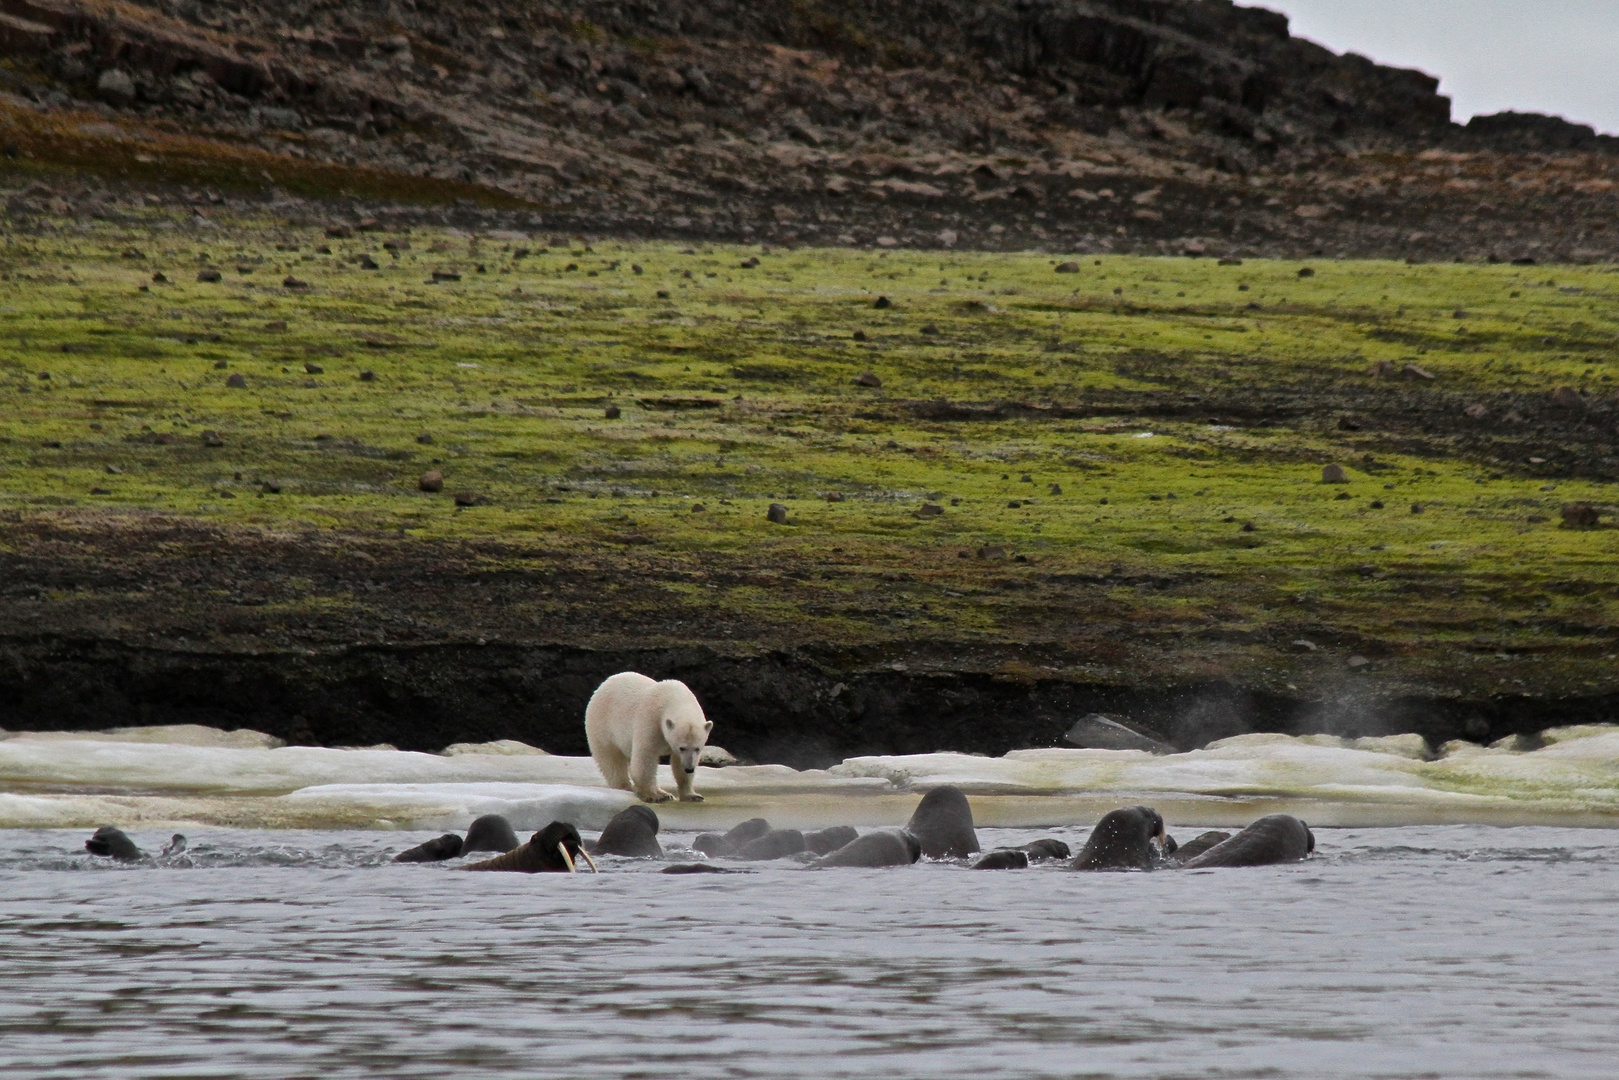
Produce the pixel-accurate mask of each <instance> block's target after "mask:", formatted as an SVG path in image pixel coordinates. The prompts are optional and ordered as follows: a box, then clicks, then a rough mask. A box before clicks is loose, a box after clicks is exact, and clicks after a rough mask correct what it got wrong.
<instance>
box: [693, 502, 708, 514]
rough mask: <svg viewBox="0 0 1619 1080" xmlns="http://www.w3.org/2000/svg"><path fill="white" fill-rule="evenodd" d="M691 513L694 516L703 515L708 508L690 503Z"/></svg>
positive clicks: (700, 504)
mask: <svg viewBox="0 0 1619 1080" xmlns="http://www.w3.org/2000/svg"><path fill="white" fill-rule="evenodd" d="M691 512H692V513H694V514H704V513H707V512H708V507H706V506H704V505H703V504H702V503H692V504H691Z"/></svg>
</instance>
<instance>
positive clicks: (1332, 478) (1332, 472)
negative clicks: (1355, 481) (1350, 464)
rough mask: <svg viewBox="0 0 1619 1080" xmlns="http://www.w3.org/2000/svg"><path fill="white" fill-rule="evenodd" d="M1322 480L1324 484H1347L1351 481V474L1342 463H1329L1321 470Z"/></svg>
mask: <svg viewBox="0 0 1619 1080" xmlns="http://www.w3.org/2000/svg"><path fill="white" fill-rule="evenodd" d="M1321 482H1322V483H1323V484H1347V483H1349V474H1348V473H1346V472H1344V467H1343V466H1342V465H1328V466H1325V467H1324V468H1323V469H1322V470H1321Z"/></svg>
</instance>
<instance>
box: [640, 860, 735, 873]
mask: <svg viewBox="0 0 1619 1080" xmlns="http://www.w3.org/2000/svg"><path fill="white" fill-rule="evenodd" d="M658 873H660V874H751V873H753V871H751V870H731V869H727V868H726V867H723V866H714V865H711V864H709V863H700V862H683V863H675V864H674V865H673V866H665V867H664V868H663V869H662V870H659V871H658Z"/></svg>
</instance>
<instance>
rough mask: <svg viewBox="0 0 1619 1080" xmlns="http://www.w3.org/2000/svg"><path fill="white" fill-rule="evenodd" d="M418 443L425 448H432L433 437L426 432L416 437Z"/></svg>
mask: <svg viewBox="0 0 1619 1080" xmlns="http://www.w3.org/2000/svg"><path fill="white" fill-rule="evenodd" d="M416 441H417V442H418V443H420V444H421V445H423V446H432V445H433V436H431V435H429V434H428V433H427V432H425V431H424V432H422V433H421V434H420V435H418V436H416Z"/></svg>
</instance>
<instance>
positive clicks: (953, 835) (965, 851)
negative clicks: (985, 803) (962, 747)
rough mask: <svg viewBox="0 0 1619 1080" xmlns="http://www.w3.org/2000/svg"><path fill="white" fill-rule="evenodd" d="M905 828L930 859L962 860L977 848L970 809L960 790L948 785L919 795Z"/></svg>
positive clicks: (971, 810)
mask: <svg viewBox="0 0 1619 1080" xmlns="http://www.w3.org/2000/svg"><path fill="white" fill-rule="evenodd" d="M905 831H906V832H908V833H910V834H911V835H912V836H914V837H916V841H917V843H919V844H921V845H922V854H924V855H926V856H927V857H928V858H930V859H964V858H966V857H967V856H968V855H971V854H973V853H974V852H976V851H977V850H979V849H978V834H977V833H976V832H974V831H973V809H972V807H971V806H969V805H968V804H967V796H966V795H963V794H962V792H961V789H960V788H958V787H955V786H954V785H951V784H946V785H944V786H943V787H936V788H934V789H933V790H932V791H930V792H928V793H927V794H926V795H924V796H922V801H921V802H920V803H917V805H916V812H915V813H913V814H912V815H911V820H910V821H908V822H907V823H906V825H905Z"/></svg>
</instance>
